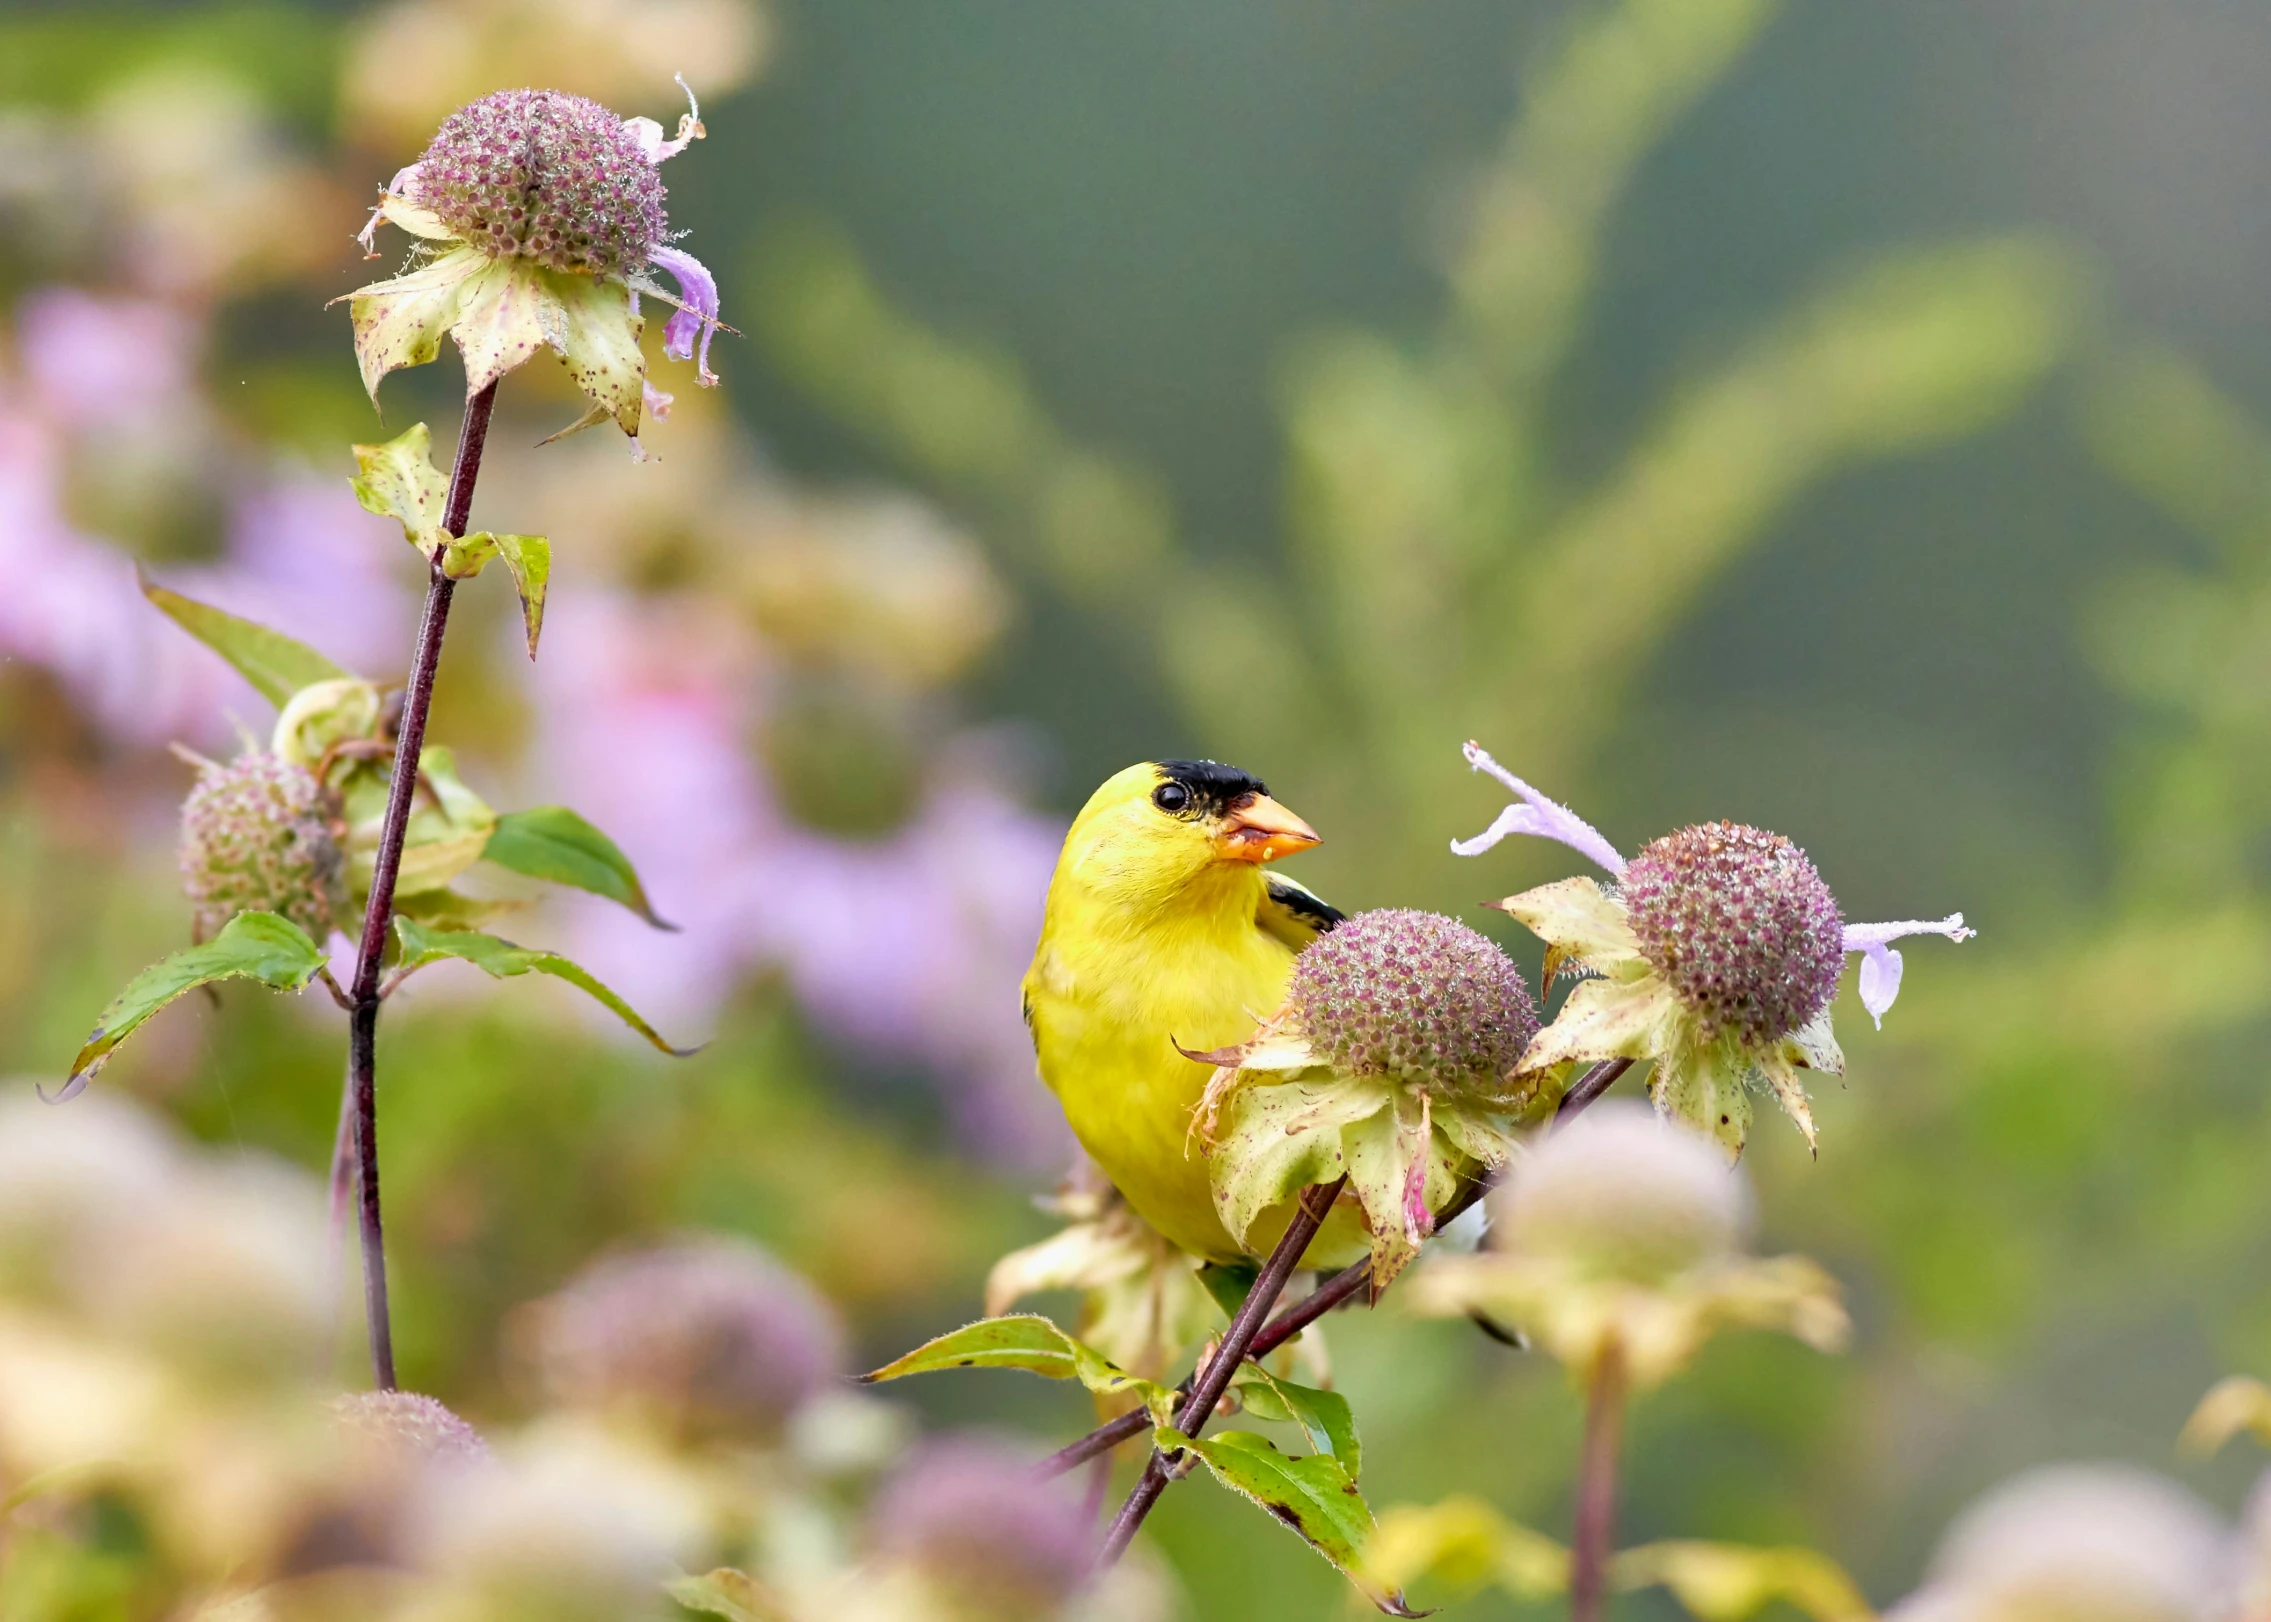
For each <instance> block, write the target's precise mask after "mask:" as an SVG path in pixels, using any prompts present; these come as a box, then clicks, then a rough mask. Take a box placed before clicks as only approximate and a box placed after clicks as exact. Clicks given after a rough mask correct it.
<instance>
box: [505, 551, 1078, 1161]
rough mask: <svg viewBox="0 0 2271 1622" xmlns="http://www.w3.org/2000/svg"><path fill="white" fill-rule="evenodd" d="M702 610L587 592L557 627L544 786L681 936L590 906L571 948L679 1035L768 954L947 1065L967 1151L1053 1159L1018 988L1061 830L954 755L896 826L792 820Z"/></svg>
mask: <svg viewBox="0 0 2271 1622" xmlns="http://www.w3.org/2000/svg"><path fill="white" fill-rule="evenodd" d="M692 612H696V611H694V610H690V609H684V608H681V609H672V608H664V607H652V606H646V605H637V604H632V603H628V602H625V601H623V600H621V599H612V600H611V599H604V598H597V597H592V596H589V595H587V596H585V597H583V598H581V599H564V600H562V601H561V602H560V603H559V604H558V605H557V607H556V608H555V609H554V610H553V614H552V617H550V618H549V619H548V621H547V627H546V631H545V637H546V646H545V652H546V658H545V659H544V660H542V661H541V662H540V663H539V664H538V666H537V668H536V680H537V683H538V686H539V688H540V691H541V699H540V703H539V709H540V711H541V713H542V715H543V717H544V721H543V723H542V725H543V734H542V738H541V740H540V747H539V748H538V749H537V751H536V756H537V758H539V759H541V760H542V761H543V762H544V768H545V770H546V772H547V773H548V778H547V781H546V783H545V784H544V792H545V793H546V794H547V795H548V796H556V797H558V798H559V799H561V800H563V801H565V802H567V803H568V804H571V805H574V806H575V807H576V808H577V809H578V810H580V811H582V812H583V813H584V814H585V815H587V816H589V817H591V818H592V820H593V821H595V822H597V823H598V824H599V825H600V826H601V827H603V828H605V829H606V830H607V831H608V832H609V833H610V834H611V835H612V836H613V837H614V838H615V840H616V841H617V843H619V844H620V845H622V847H623V848H624V851H625V852H626V854H628V855H629V856H630V858H631V860H632V861H633V862H634V863H635V864H637V866H638V867H639V870H640V873H641V876H642V877H643V878H644V880H645V882H646V887H647V891H648V894H649V895H651V896H652V897H653V898H654V902H655V905H656V907H657V908H658V909H660V911H661V912H662V914H663V915H664V916H665V917H667V918H669V919H670V920H671V921H672V922H673V923H676V924H678V925H679V926H680V929H681V933H679V934H677V935H657V934H655V933H653V932H651V931H649V930H647V929H646V928H645V927H644V926H643V925H641V924H640V923H639V922H638V921H637V920H636V919H633V918H631V917H629V916H628V915H627V914H624V913H622V912H621V911H619V910H618V909H611V908H610V909H602V908H599V907H596V906H594V907H588V908H580V909H579V910H578V912H577V914H576V917H575V921H574V925H573V930H574V934H575V936H576V939H575V942H574V944H573V947H572V950H573V952H574V953H575V954H576V955H577V956H579V958H580V959H581V960H582V961H584V962H585V964H586V965H587V966H588V967H590V968H591V969H592V970H593V972H594V973H596V974H598V975H600V977H601V978H603V979H605V980H607V981H608V982H609V983H610V984H611V985H613V986H615V988H616V989H617V990H619V991H621V992H623V993H624V995H626V996H627V997H629V998H630V999H631V1000H632V1002H634V1003H635V1004H638V1005H639V1006H640V1007H641V1009H642V1010H643V1011H644V1012H646V1013H647V1014H648V1016H649V1017H650V1018H653V1019H656V1020H657V1021H659V1022H661V1023H663V1024H664V1025H665V1026H666V1028H667V1027H668V1026H670V1025H671V1024H673V1023H675V1024H677V1025H679V1026H681V1027H683V1026H684V1025H685V1024H686V1023H687V1022H689V1021H698V1020H701V1019H705V1018H709V1017H712V1015H713V1014H714V1011H715V1009H716V1007H717V1006H718V1004H719V1003H720V1002H721V1001H722V1000H723V998H724V997H725V996H726V995H727V994H728V993H730V992H731V991H732V989H733V988H734V987H735V986H736V985H738V984H740V983H741V982H742V981H744V980H745V979H746V978H747V977H748V975H749V974H750V973H751V972H752V971H753V970H755V969H757V968H760V967H762V966H766V965H774V966H777V967H778V968H779V969H780V970H781V972H782V973H783V974H785V975H786V976H787V978H788V981H789V984H790V985H791V987H792V988H793V989H794V991H795V992H796V995H797V997H798V998H799V1000H800V1001H801V1002H802V1004H803V1005H804V1007H805V1008H806V1009H807V1011H808V1012H809V1013H810V1014H811V1015H812V1017H813V1018H814V1019H815V1020H816V1021H817V1022H818V1023H819V1024H820V1026H821V1027H822V1028H823V1029H824V1030H826V1031H828V1032H829V1033H830V1034H831V1035H833V1036H835V1037H837V1038H839V1039H841V1040H843V1041H844V1042H846V1043H847V1044H848V1045H850V1046H852V1047H854V1048H856V1049H859V1050H861V1051H865V1052H867V1053H869V1054H872V1055H875V1056H878V1057H882V1058H888V1059H895V1060H907V1061H913V1062H917V1063H920V1064H922V1065H924V1066H925V1067H926V1068H927V1069H929V1070H930V1071H931V1072H932V1073H933V1074H934V1075H936V1076H937V1077H938V1078H939V1080H940V1082H941V1084H942V1087H943V1090H944V1093H945V1096H946V1099H947V1103H948V1107H949V1111H950V1113H951V1114H952V1116H953V1118H954V1120H955V1123H956V1126H957V1128H958V1130H959V1131H960V1132H961V1134H962V1136H963V1138H964V1140H965V1141H966V1142H967V1143H968V1144H969V1145H970V1146H971V1147H972V1148H973V1149H975V1150H977V1151H979V1152H981V1153H983V1154H985V1155H986V1156H988V1157H989V1158H992V1159H996V1160H1000V1161H1004V1162H1007V1163H1011V1164H1016V1165H1021V1166H1022V1165H1056V1164H1059V1163H1061V1161H1062V1159H1063V1157H1064V1154H1065V1152H1066V1147H1067V1142H1068V1140H1067V1139H1066V1137H1065V1134H1064V1127H1063V1123H1062V1122H1061V1121H1060V1120H1058V1118H1057V1116H1056V1112H1055V1111H1054V1109H1052V1108H1051V1107H1050V1105H1049V1102H1048V1097H1047V1095H1046V1093H1045V1092H1044V1091H1043V1090H1042V1088H1041V1086H1040V1084H1039V1082H1038V1081H1037V1080H1036V1079H1035V1076H1034V1070H1033V1052H1032V1047H1031V1045H1030V1042H1029V1040H1028V1038H1027V1036H1026V1032H1025V1027H1024V1023H1023V1021H1022V1020H1021V1019H1020V1017H1019V1015H1018V981H1019V978H1020V977H1021V976H1022V974H1023V973H1024V969H1025V964H1026V960H1027V959H1028V957H1029V956H1030V955H1031V952H1032V943H1033V940H1034V937H1035V936H1036V935H1037V934H1038V932H1039V930H1040V925H1041V902H1042V897H1043V895H1044V893H1045V892H1046V890H1047V888H1048V881H1049V873H1050V870H1051V868H1052V867H1053V865H1054V864H1055V861H1056V853H1057V846H1058V844H1059V842H1060V840H1061V838H1062V829H1061V828H1059V827H1058V826H1057V825H1055V824H1054V823H1052V822H1051V821H1049V820H1048V819H1046V818H1043V817H1040V816H1037V815H1035V814H1034V813H1032V812H1031V811H1028V810H1026V809H1024V808H1023V807H1021V806H1019V805H1017V804H1016V803H1015V802H1014V801H1012V800H1010V799H1009V798H1008V797H1006V796H1005V795H1004V794H1003V793H1002V792H1001V790H1000V789H999V788H998V787H997V786H995V784H994V783H993V782H992V781H991V780H989V778H988V777H987V776H984V775H981V774H979V773H976V772H973V771H968V770H963V771H957V770H955V769H954V768H953V766H952V765H951V763H950V764H949V766H948V767H947V768H946V769H945V770H943V771H942V772H941V773H940V774H939V779H938V781H936V782H934V783H933V784H932V785H931V787H930V790H929V792H928V793H927V794H926V797H925V799H924V802H923V804H922V806H921V808H920V809H919V810H918V811H917V813H916V814H915V815H914V817H913V818H911V819H910V820H909V822H908V823H907V824H906V825H905V826H904V827H902V828H901V829H899V830H898V831H897V832H896V833H894V834H893V835H891V836H890V837H888V838H885V839H881V840H874V841H866V842H853V841H848V840H841V839H835V838H831V837H829V836H828V835H826V834H823V833H818V832H815V831H813V830H811V829H809V828H805V827H802V826H799V825H798V824H796V823H795V822H793V821H792V820H791V819H790V818H789V817H788V815H787V814H786V813H785V812H784V811H783V809H782V808H781V806H780V804H779V803H778V801H777V799H776V797H775V796H774V795H773V793H772V791H771V788H770V785H769V784H768V783H767V782H766V780H765V776H764V773H763V770H762V768H761V767H760V765H759V764H758V762H757V760H756V758H755V757H754V756H753V755H752V754H751V752H750V751H749V750H748V749H747V748H746V747H745V745H744V740H745V739H747V738H748V737H749V736H750V735H751V733H752V731H753V729H754V722H755V719H756V712H757V708H758V700H757V698H756V696H755V694H756V692H757V682H756V681H755V680H754V679H753V668H752V667H753V657H752V655H751V653H750V651H749V650H747V649H746V647H743V646H738V645H737V644H738V643H739V642H740V638H739V637H738V634H737V633H736V632H734V631H733V630H732V629H731V628H730V627H721V626H718V625H714V624H712V625H701V624H689V623H688V622H687V615H688V614H689V613H692ZM695 1034H699V1033H698V1032H697V1033H695Z"/></svg>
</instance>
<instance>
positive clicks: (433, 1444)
mask: <svg viewBox="0 0 2271 1622" xmlns="http://www.w3.org/2000/svg"><path fill="white" fill-rule="evenodd" d="M331 1417H332V1421H333V1423H334V1424H335V1425H336V1426H337V1427H338V1429H339V1431H340V1433H341V1434H342V1435H344V1436H346V1437H349V1438H350V1439H352V1440H353V1441H354V1442H356V1443H358V1444H365V1445H367V1446H369V1447H370V1448H371V1449H372V1450H374V1451H376V1452H379V1453H382V1454H385V1455H389V1456H392V1457H395V1458H399V1459H404V1460H408V1461H422V1460H426V1459H454V1460H466V1461H480V1460H487V1459H490V1458H491V1457H493V1455H492V1454H491V1453H490V1452H489V1444H488V1443H487V1442H484V1441H483V1440H481V1433H480V1432H479V1431H477V1430H475V1429H474V1428H473V1427H472V1426H471V1425H469V1424H467V1423H466V1422H465V1421H464V1420H462V1419H460V1418H458V1417H457V1415H455V1414H453V1413H451V1412H450V1411H449V1409H448V1408H446V1407H444V1406H443V1405H442V1404H441V1403H440V1402H437V1401H436V1400H435V1399H434V1398H432V1397H422V1396H420V1395H419V1394H418V1393H417V1392H415V1391H352V1392H349V1393H347V1394H346V1395H344V1396H340V1397H334V1398H333V1399H332V1400H331Z"/></svg>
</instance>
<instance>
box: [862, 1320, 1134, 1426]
mask: <svg viewBox="0 0 2271 1622" xmlns="http://www.w3.org/2000/svg"><path fill="white" fill-rule="evenodd" d="M981 1368H982V1369H1022V1370H1024V1371H1025V1372H1026V1373H1028V1374H1039V1375H1042V1376H1044V1377H1046V1378H1048V1379H1051V1380H1078V1381H1079V1382H1080V1383H1081V1384H1082V1385H1084V1386H1086V1387H1088V1389H1089V1390H1091V1391H1093V1392H1095V1393H1096V1394H1097V1395H1098V1396H1100V1397H1119V1396H1129V1397H1134V1398H1135V1399H1136V1400H1137V1401H1138V1402H1141V1403H1142V1404H1143V1405H1144V1407H1145V1408H1147V1409H1149V1410H1150V1412H1151V1416H1152V1421H1153V1423H1154V1424H1165V1423H1166V1422H1167V1420H1168V1419H1169V1418H1170V1417H1171V1416H1172V1413H1173V1411H1174V1406H1175V1400H1176V1398H1175V1393H1174V1392H1172V1391H1170V1390H1168V1389H1167V1388H1166V1387H1165V1386H1163V1385H1159V1384H1157V1383H1155V1382H1154V1381H1151V1380H1139V1379H1137V1378H1136V1377H1135V1376H1134V1375H1132V1374H1129V1373H1128V1372H1127V1371H1125V1370H1124V1369H1122V1368H1120V1367H1119V1366H1118V1365H1117V1364H1115V1363H1113V1362H1112V1361H1111V1360H1110V1359H1109V1358H1107V1357H1105V1355H1104V1354H1103V1353H1102V1352H1099V1351H1098V1350H1096V1348H1095V1347H1093V1346H1089V1345H1086V1344H1084V1343H1083V1342H1081V1341H1078V1340H1075V1339H1073V1337H1072V1336H1070V1335H1068V1334H1066V1333H1065V1332H1064V1331H1063V1330H1062V1329H1059V1328H1058V1327H1057V1326H1056V1325H1055V1324H1053V1323H1051V1322H1050V1321H1049V1320H1048V1319H1046V1318H1044V1317H1041V1316H1040V1315H1039V1314H1037V1313H1014V1314H1012V1315H1011V1316H1009V1317H1006V1318H980V1319H979V1320H978V1321H977V1322H976V1323H974V1324H967V1325H965V1326H963V1327H962V1328H960V1329H957V1330H954V1331H953V1332H951V1333H949V1334H944V1335H941V1336H939V1337H938V1338H937V1339H936V1340H932V1341H926V1342H924V1343H923V1344H922V1345H920V1346H918V1347H916V1348H915V1349H914V1350H913V1351H911V1352H909V1353H908V1354H907V1355H906V1356H904V1357H902V1358H899V1359H898V1360H897V1361H895V1362H890V1363H886V1364H884V1365H883V1367H881V1368H879V1369H877V1370H876V1371H875V1372H874V1373H872V1374H863V1375H861V1376H860V1379H861V1380H862V1381H863V1382H864V1383H865V1384H868V1385H881V1384H882V1383H883V1382H885V1381H886V1380H903V1379H905V1378H906V1377H907V1376H908V1375H910V1374H932V1373H935V1372H937V1371H938V1370H940V1369H981Z"/></svg>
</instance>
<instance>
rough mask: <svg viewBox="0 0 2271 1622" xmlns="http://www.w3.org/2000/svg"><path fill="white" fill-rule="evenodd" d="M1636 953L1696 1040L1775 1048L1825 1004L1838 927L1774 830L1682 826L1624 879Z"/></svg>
mask: <svg viewBox="0 0 2271 1622" xmlns="http://www.w3.org/2000/svg"><path fill="white" fill-rule="evenodd" d="M1624 902H1625V907H1626V910H1627V911H1628V913H1629V914H1630V915H1631V919H1632V930H1633V933H1634V934H1635V935H1636V936H1638V937H1639V940H1640V953H1641V955H1642V956H1643V957H1645V958H1646V959H1647V960H1648V961H1649V962H1650V963H1652V964H1653V965H1655V967H1656V968H1657V969H1658V970H1659V971H1661V972H1662V974H1663V975H1664V977H1665V978H1666V979H1667V980H1669V981H1671V983H1672V989H1673V990H1675V991H1677V992H1678V993H1679V995H1680V999H1681V1001H1683V1002H1685V1003H1686V1004H1687V1006H1688V1007H1689V1008H1690V1009H1692V1010H1693V1011H1694V1012H1695V1013H1696V1015H1697V1016H1698V1017H1699V1018H1700V1019H1701V1020H1702V1022H1703V1031H1704V1038H1705V1040H1707V1041H1708V1040H1711V1039H1713V1038H1715V1037H1718V1036H1720V1035H1722V1034H1728V1035H1733V1036H1735V1037H1737V1038H1738V1039H1739V1040H1741V1041H1742V1042H1743V1043H1744V1044H1746V1045H1749V1046H1754V1047H1755V1046H1761V1045H1763V1044H1765V1043H1768V1042H1772V1041H1777V1040H1779V1039H1780V1038H1782V1037H1785V1036H1788V1035H1789V1034H1790V1033H1791V1032H1793V1031H1795V1030H1797V1029H1798V1028H1799V1027H1800V1026H1802V1025H1804V1024H1805V1023H1806V1022H1807V1021H1808V1020H1810V1019H1812V1018H1813V1017H1814V1016H1815V1015H1816V1014H1818V1013H1820V1012H1821V1011H1822V1010H1823V1009H1824V1008H1827V1007H1828V1006H1829V1003H1830V999H1831V998H1832V997H1834V996H1836V995H1837V977H1838V974H1839V972H1840V971H1841V970H1842V969H1843V968H1844V966H1845V939H1844V924H1843V921H1842V920H1841V919H1840V918H1839V916H1838V911H1837V902H1836V899H1835V898H1834V897H1832V896H1831V895H1830V893H1829V886H1828V885H1826V884H1824V883H1822V876H1821V875H1820V874H1819V873H1817V872H1815V871H1814V864H1813V863H1812V862H1811V861H1809V860H1808V859H1807V857H1806V853H1805V852H1804V851H1802V850H1800V849H1799V848H1798V847H1797V846H1796V845H1793V844H1792V843H1790V841H1789V840H1787V839H1785V838H1783V837H1782V836H1781V835H1780V834H1770V833H1767V832H1765V831H1764V830H1762V829H1758V828H1747V827H1744V826H1743V825H1742V824H1741V823H1736V822H1706V823H1702V824H1700V825H1699V826H1696V827H1693V828H1682V829H1680V830H1679V831H1678V832H1677V833H1669V834H1666V835H1664V837H1663V838H1661V839H1658V840H1656V841H1654V842H1653V843H1651V844H1649V845H1647V846H1646V847H1644V848H1643V849H1642V850H1641V852H1640V854H1639V855H1638V856H1635V857H1634V858H1633V859H1632V862H1631V865H1629V866H1628V867H1627V868H1626V869H1625V874H1624Z"/></svg>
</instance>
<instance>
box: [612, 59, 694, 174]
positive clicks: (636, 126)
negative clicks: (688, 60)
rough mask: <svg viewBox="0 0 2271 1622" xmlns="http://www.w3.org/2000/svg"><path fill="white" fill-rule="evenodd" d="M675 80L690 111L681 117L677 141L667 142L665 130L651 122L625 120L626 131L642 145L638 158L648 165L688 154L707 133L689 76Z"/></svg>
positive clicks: (649, 120) (642, 119) (678, 75)
mask: <svg viewBox="0 0 2271 1622" xmlns="http://www.w3.org/2000/svg"><path fill="white" fill-rule="evenodd" d="M673 77H674V78H676V79H677V81H678V88H679V89H681V90H683V91H685V92H686V106H687V108H688V111H687V112H685V113H683V114H681V115H680V117H679V120H678V135H677V138H676V139H674V140H669V141H666V140H664V139H663V138H662V126H661V125H660V124H657V123H656V122H655V121H654V120H653V119H651V118H626V119H624V120H623V127H624V128H625V129H627V130H629V131H630V132H631V136H632V138H633V139H634V140H636V141H637V142H638V143H639V155H640V156H641V157H643V158H645V159H646V160H647V162H649V163H660V162H662V160H663V159H665V158H675V157H677V156H678V154H679V153H681V152H683V151H685V150H686V149H687V147H689V146H691V145H692V144H693V143H694V142H696V141H698V140H700V139H701V138H702V136H703V135H704V134H705V133H707V132H706V131H704V130H703V128H702V104H701V103H700V102H698V101H696V100H695V99H694V87H693V86H692V85H690V84H688V83H687V82H686V75H684V74H683V73H680V74H675V75H673Z"/></svg>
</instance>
